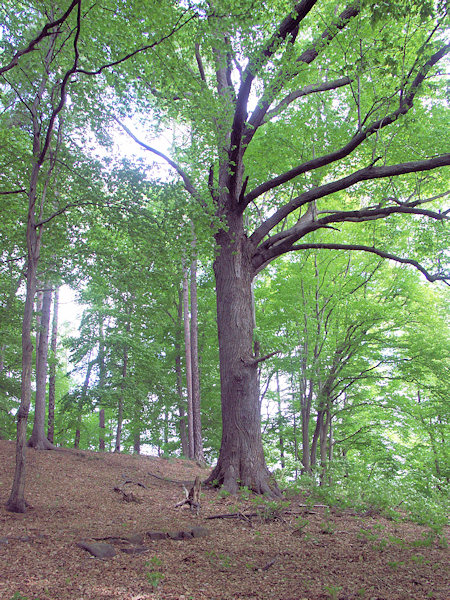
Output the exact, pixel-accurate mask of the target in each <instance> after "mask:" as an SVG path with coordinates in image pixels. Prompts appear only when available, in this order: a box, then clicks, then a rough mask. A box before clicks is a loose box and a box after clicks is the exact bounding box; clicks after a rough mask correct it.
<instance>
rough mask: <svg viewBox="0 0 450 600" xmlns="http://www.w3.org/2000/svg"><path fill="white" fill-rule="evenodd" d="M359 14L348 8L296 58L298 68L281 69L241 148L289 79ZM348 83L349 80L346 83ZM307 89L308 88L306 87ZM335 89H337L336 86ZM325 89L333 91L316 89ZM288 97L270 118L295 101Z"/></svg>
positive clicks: (269, 88)
mask: <svg viewBox="0 0 450 600" xmlns="http://www.w3.org/2000/svg"><path fill="white" fill-rule="evenodd" d="M359 12H360V6H359V5H358V4H357V3H355V4H352V5H350V6H348V7H347V8H346V9H345V10H344V11H343V12H342V13H341V14H340V15H339V16H338V18H337V19H336V21H335V22H334V23H332V24H331V26H330V27H327V29H326V30H325V31H324V32H323V33H322V35H321V36H320V38H319V39H318V40H316V41H315V42H314V43H313V44H311V46H310V47H309V48H308V49H307V50H305V51H304V52H303V53H302V54H301V55H300V56H299V57H298V58H297V60H296V63H297V66H298V68H296V69H293V70H292V71H290V72H289V74H286V73H285V71H284V70H283V69H281V70H280V71H279V72H278V73H277V75H276V76H275V77H274V79H273V80H272V81H271V82H270V84H269V85H268V87H267V88H266V89H265V90H264V93H263V96H262V98H261V100H260V102H258V105H257V107H256V108H255V110H254V111H253V113H252V116H251V117H250V119H249V120H248V124H247V126H246V128H245V132H244V135H243V146H244V147H245V146H247V145H248V144H249V143H250V141H251V140H252V138H253V136H254V134H255V133H256V131H257V129H258V128H259V127H260V125H262V124H263V123H265V122H267V121H268V120H269V118H268V113H267V111H268V109H269V107H270V105H271V104H272V102H273V101H274V99H275V97H276V96H277V94H278V93H279V91H280V90H281V89H282V88H283V86H284V85H285V83H286V82H287V81H288V80H289V79H292V78H293V77H295V76H296V75H297V74H298V73H299V70H300V68H301V66H302V65H305V64H306V65H309V64H311V63H312V62H313V61H314V60H315V59H316V58H317V57H318V56H319V52H320V50H321V48H323V47H324V46H325V45H326V44H328V43H329V42H331V41H332V40H333V38H334V37H335V36H336V35H337V33H338V32H339V31H341V30H342V29H344V28H345V27H346V25H347V24H348V23H349V22H350V21H351V19H353V18H354V17H356V16H357V15H358V13H359ZM346 79H347V78H346ZM348 83H350V80H349V81H348ZM322 85H325V84H322ZM343 85H346V84H343ZM307 87H309V86H307ZM336 87H338V86H336ZM305 89H307V88H305ZM327 89H333V88H324V89H323V90H319V89H318V90H317V91H326V90H327ZM298 91H299V92H300V90H298ZM295 93H296V92H293V94H295ZM307 93H311V92H307ZM302 95H305V94H301V93H300V94H299V96H297V97H301V96H302ZM289 96H290V95H289ZM289 96H287V97H286V99H285V100H286V101H281V102H280V104H279V105H278V107H277V108H275V109H273V111H270V113H271V116H274V114H276V112H279V109H281V108H282V107H283V106H286V105H287V104H290V103H291V102H293V101H294V100H295V99H296V97H294V96H292V97H291V98H290V99H289Z"/></svg>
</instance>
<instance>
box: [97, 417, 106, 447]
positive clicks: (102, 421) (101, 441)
mask: <svg viewBox="0 0 450 600" xmlns="http://www.w3.org/2000/svg"><path fill="white" fill-rule="evenodd" d="M98 426H99V429H100V433H99V439H98V449H99V450H100V452H104V451H105V409H104V408H101V409H100V412H99V414H98Z"/></svg>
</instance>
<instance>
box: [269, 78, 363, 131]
mask: <svg viewBox="0 0 450 600" xmlns="http://www.w3.org/2000/svg"><path fill="white" fill-rule="evenodd" d="M351 82H352V80H351V79H350V77H341V78H340V79H334V80H333V81H324V82H323V83H316V84H311V85H307V86H305V87H304V88H302V89H300V90H295V91H294V92H291V93H290V94H288V95H287V96H285V97H284V98H283V100H281V101H280V102H279V103H278V104H277V105H276V106H275V107H274V108H272V110H269V111H267V113H266V115H265V118H264V119H263V122H262V123H261V124H263V123H267V122H268V121H270V119H272V118H273V117H276V116H277V115H278V114H279V113H280V112H281V111H282V110H283V109H284V108H286V106H289V104H291V103H292V102H294V100H297V99H298V98H302V97H303V96H307V95H309V94H316V93H318V92H327V91H328V90H336V89H337V88H340V87H343V86H344V85H349V84H350V83H351Z"/></svg>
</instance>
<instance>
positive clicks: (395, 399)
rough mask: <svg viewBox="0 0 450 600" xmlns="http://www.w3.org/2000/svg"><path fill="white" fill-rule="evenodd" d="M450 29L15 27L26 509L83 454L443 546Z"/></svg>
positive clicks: (390, 22) (163, 18) (11, 307)
mask: <svg viewBox="0 0 450 600" xmlns="http://www.w3.org/2000/svg"><path fill="white" fill-rule="evenodd" d="M447 11H448V7H447V5H446V3H445V2H443V1H441V0H436V1H433V0H400V1H397V2H392V1H390V0H380V1H379V2H375V3H373V2H368V1H367V0H357V1H356V2H351V1H350V2H349V3H348V4H345V3H343V2H339V1H338V0H301V1H300V2H296V1H294V0H265V1H255V0H126V1H125V0H124V1H120V2H117V1H114V2H113V1H112V0H102V2H96V1H94V0H72V1H69V0H65V1H62V2H57V1H55V0H26V1H25V0H24V1H22V0H8V1H7V2H2V3H0V207H1V220H0V439H1V440H14V441H15V443H16V446H15V472H14V477H13V479H12V480H11V482H10V489H9V490H8V495H7V497H5V503H6V506H7V508H8V510H9V511H11V512H18V513H21V512H25V511H26V508H27V501H28V500H29V501H30V502H31V503H32V501H33V500H32V498H31V497H30V498H28V496H27V476H28V471H27V470H26V465H27V456H28V454H27V452H29V450H28V451H27V448H28V447H33V448H36V449H38V450H48V451H50V452H51V451H53V450H56V449H58V448H61V447H71V448H75V449H80V450H90V451H98V452H105V453H125V454H127V453H130V454H131V453H135V454H139V453H142V454H146V455H156V456H159V457H163V458H169V457H185V458H186V459H191V460H194V461H196V462H197V463H198V465H200V466H202V467H204V466H205V465H210V466H211V467H213V468H212V469H210V470H209V471H208V475H207V476H205V477H206V481H205V484H206V485H209V486H212V487H215V488H221V490H222V492H223V493H227V494H228V493H229V494H232V495H233V494H234V495H235V494H237V493H240V494H242V493H245V494H250V493H254V494H256V495H266V496H267V497H269V498H271V499H278V500H280V499H281V498H282V497H283V494H284V493H285V491H286V490H290V491H291V492H292V491H294V492H295V491H297V492H299V491H300V490H303V491H304V490H307V491H308V493H310V494H312V495H313V497H314V498H315V500H316V501H317V502H320V503H325V504H328V503H329V504H339V506H341V507H353V508H356V509H361V507H365V508H366V509H367V507H372V508H373V507H376V508H377V509H379V510H382V511H385V514H393V513H394V512H395V511H398V510H399V508H400V507H401V510H402V511H403V512H404V514H406V515H409V516H410V517H412V518H413V519H416V520H417V522H420V523H425V522H426V523H431V524H433V525H434V526H435V527H437V528H439V527H442V526H443V524H444V523H445V512H446V510H447V509H448V506H447V504H448V491H449V477H450V470H449V465H450V462H449V455H448V452H449V417H450V410H449V402H448V398H449V395H450V394H449V391H450V390H449V381H450V374H449V365H450V362H449V330H448V322H449V321H448V317H449V311H448V306H449V305H448V285H449V282H450V274H449V271H448V247H449V234H448V226H447V225H448V218H449V212H448V208H446V202H447V201H448V196H449V194H450V188H449V170H448V166H449V165H450V154H449V153H448V152H449V148H448V139H449V137H448V123H449V96H448V70H449V59H448V53H449V51H450V45H449V43H448V31H449V30H448V12H447ZM64 307H65V309H66V310H65V313H64V318H63V316H62V314H63V310H64ZM68 311H69V312H68ZM2 491H3V492H4V491H5V490H4V489H3V490H2Z"/></svg>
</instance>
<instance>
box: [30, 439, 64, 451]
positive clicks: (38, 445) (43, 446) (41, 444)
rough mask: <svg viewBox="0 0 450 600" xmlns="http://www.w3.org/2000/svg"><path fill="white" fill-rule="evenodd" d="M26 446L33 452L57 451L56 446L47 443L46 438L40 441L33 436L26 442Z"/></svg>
mask: <svg viewBox="0 0 450 600" xmlns="http://www.w3.org/2000/svg"><path fill="white" fill-rule="evenodd" d="M27 446H28V448H34V449H35V450H57V446H55V445H54V444H52V443H51V442H49V441H48V439H47V438H44V439H40V438H37V437H33V435H32V436H31V437H30V439H29V440H28V443H27Z"/></svg>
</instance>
